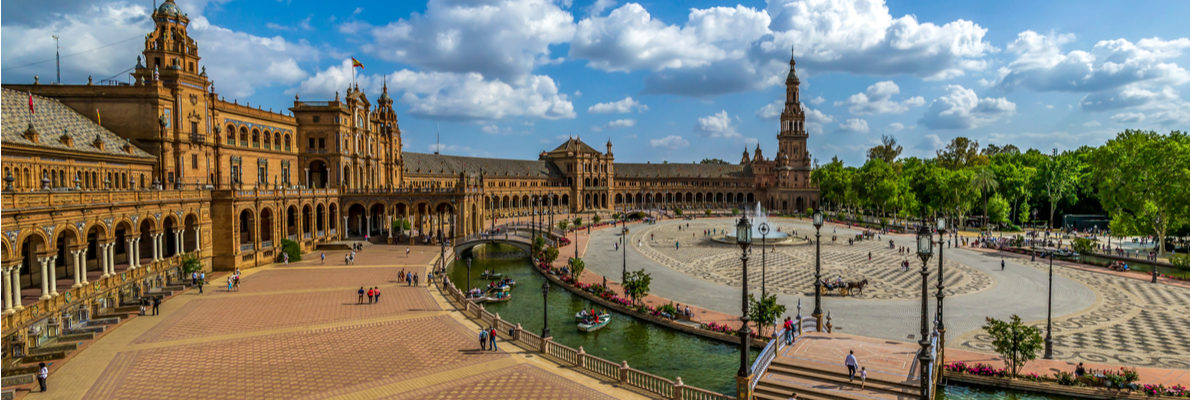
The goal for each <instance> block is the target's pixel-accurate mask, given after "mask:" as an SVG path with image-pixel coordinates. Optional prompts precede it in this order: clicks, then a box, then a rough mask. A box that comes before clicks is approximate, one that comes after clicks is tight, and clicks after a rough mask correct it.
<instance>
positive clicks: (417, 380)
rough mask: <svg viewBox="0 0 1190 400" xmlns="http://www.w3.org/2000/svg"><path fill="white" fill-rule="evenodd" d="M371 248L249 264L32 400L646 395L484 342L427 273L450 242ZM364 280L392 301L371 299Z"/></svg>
mask: <svg viewBox="0 0 1190 400" xmlns="http://www.w3.org/2000/svg"><path fill="white" fill-rule="evenodd" d="M414 249H415V251H414V252H413V255H412V256H411V257H409V258H405V256H404V247H398V246H370V247H368V248H366V249H365V250H364V251H363V252H361V253H360V254H359V258H358V261H357V264H356V265H351V266H347V265H342V261H341V260H342V259H343V257H342V256H343V254H342V252H328V253H327V258H328V260H339V262H337V263H330V262H329V261H328V264H330V265H321V264H320V263H319V261H317V259H318V254H317V253H314V254H309V255H307V257H308V258H311V259H314V261H305V262H300V263H293V264H290V265H274V266H269V267H265V268H260V269H255V270H249V271H245V273H244V276H243V278H242V283H241V289H240V290H239V291H232V292H228V291H227V287H226V284H225V281H224V280H222V277H219V278H215V279H213V282H211V284H210V285H208V286H207V287H206V290H205V292H206V293H204V294H202V295H199V294H198V293H197V291H195V290H190V291H187V292H185V293H183V294H181V295H179V296H175V297H174V298H172V299H170V300H169V301H166V302H165V303H164V304H163V305H162V307H161V315H160V316H145V317H134V318H132V319H131V320H130V321H128V322H126V323H124V324H122V325H121V326H119V327H117V328H115V329H114V330H112V331H111V332H110V333H108V334H106V335H104V336H103V337H101V338H100V339H98V340H97V341H95V342H94V343H91V344H89V345H88V346H87V347H85V348H84V349H83V350H81V351H80V352H79V353H78V354H76V355H75V356H74V357H72V358H71V359H69V360H67V361H65V362H58V363H56V364H58V365H55V366H54V368H53V370H52V373H51V375H50V380H49V381H50V391H49V392H48V393H44V394H43V393H29V392H25V391H19V392H18V396H24V397H25V398H30V399H39V398H45V399H77V398H86V399H148V398H196V399H203V398H206V399H222V398H286V399H290V398H344V399H347V398H351V399H386V398H395V399H497V398H500V399H547V398H548V399H618V398H639V396H638V395H636V394H634V393H631V392H626V391H622V390H620V389H616V388H614V387H612V386H609V385H605V384H602V383H600V382H599V381H597V380H595V379H592V378H590V377H588V376H586V375H582V374H579V373H576V372H573V371H571V370H569V369H566V368H562V367H559V366H558V365H557V364H554V363H551V362H547V361H545V360H543V359H541V358H540V357H536V356H534V355H532V354H529V353H525V352H523V351H521V350H520V349H519V348H517V347H515V346H511V345H508V346H503V345H502V346H501V350H502V351H498V352H488V351H480V350H479V349H478V343H477V334H476V332H477V329H478V326H476V325H474V324H473V323H471V322H470V321H469V320H466V319H465V318H464V317H462V316H461V315H460V314H459V313H458V312H455V311H453V309H451V308H450V307H449V306H448V305H446V303H445V300H444V299H442V298H441V296H440V295H439V294H438V292H437V290H436V289H433V288H428V287H426V286H424V284H425V281H424V280H422V284H423V286H421V287H409V286H406V285H405V284H404V283H403V282H397V281H396V276H397V273H398V272H399V271H401V270H402V269H404V270H405V271H408V272H417V273H418V274H419V275H420V276H422V277H423V278H424V274H425V270H426V267H425V265H427V264H429V263H430V262H431V260H433V259H435V257H436V256H437V254H438V248H437V247H414ZM360 286H367V287H372V286H379V287H380V288H381V289H382V296H381V300H380V302H378V303H376V304H362V305H361V304H357V295H356V290H358V289H359V287H360Z"/></svg>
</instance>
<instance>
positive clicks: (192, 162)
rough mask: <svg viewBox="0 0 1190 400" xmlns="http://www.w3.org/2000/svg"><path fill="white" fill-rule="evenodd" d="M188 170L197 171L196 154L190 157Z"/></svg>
mask: <svg viewBox="0 0 1190 400" xmlns="http://www.w3.org/2000/svg"><path fill="white" fill-rule="evenodd" d="M190 169H198V154H191V155H190Z"/></svg>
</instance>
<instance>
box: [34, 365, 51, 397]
mask: <svg viewBox="0 0 1190 400" xmlns="http://www.w3.org/2000/svg"><path fill="white" fill-rule="evenodd" d="M49 376H50V369H49V368H46V366H45V363H38V364H37V385H38V386H41V392H42V393H45V379H46V378H48V377H49Z"/></svg>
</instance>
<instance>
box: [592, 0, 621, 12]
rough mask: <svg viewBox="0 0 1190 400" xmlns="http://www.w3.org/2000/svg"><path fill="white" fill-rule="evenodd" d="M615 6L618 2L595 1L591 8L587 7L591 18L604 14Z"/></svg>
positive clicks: (608, 0) (614, 0)
mask: <svg viewBox="0 0 1190 400" xmlns="http://www.w3.org/2000/svg"><path fill="white" fill-rule="evenodd" d="M615 5H616V0H595V2H594V3H591V6H590V7H587V14H589V15H591V16H597V15H600V14H603V12H604V11H606V10H607V9H609V8H612V7H614V6H615Z"/></svg>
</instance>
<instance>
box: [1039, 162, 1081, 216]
mask: <svg viewBox="0 0 1190 400" xmlns="http://www.w3.org/2000/svg"><path fill="white" fill-rule="evenodd" d="M1070 161H1071V160H1070V158H1067V157H1059V156H1058V149H1054V150H1053V154H1052V155H1051V156H1050V160H1049V162H1047V163H1045V164H1044V166H1043V167H1042V168H1041V171H1039V172H1038V174H1037V175H1038V178H1039V179H1040V180H1041V185H1042V188H1044V190H1045V198H1046V199H1047V200H1049V204H1050V213H1049V226H1050V227H1051V228H1052V227H1053V226H1054V210H1055V209H1056V208H1057V206H1058V202H1060V201H1062V199H1064V198H1066V196H1068V195H1070V194H1071V190H1072V189H1073V188H1074V187H1075V185H1076V184H1077V183H1078V182H1077V175H1075V171H1074V165H1073V164H1072V163H1071V162H1070Z"/></svg>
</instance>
